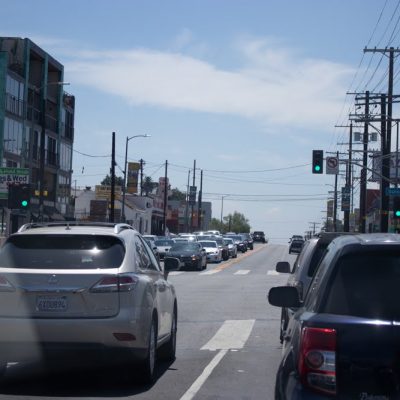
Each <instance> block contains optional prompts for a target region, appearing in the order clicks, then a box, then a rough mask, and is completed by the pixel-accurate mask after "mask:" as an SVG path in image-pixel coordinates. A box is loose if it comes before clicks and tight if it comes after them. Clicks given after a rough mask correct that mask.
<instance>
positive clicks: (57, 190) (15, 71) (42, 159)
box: [0, 37, 75, 230]
mask: <svg viewBox="0 0 400 400" xmlns="http://www.w3.org/2000/svg"><path fill="white" fill-rule="evenodd" d="M64 85H65V83H64V67H63V65H62V64H61V63H60V62H58V61H57V60H56V59H54V58H53V57H52V56H51V55H50V54H48V53H46V52H45V51H44V50H43V49H41V48H40V47H39V46H37V45H36V44H35V43H34V42H32V41H31V40H30V39H26V38H25V39H23V38H17V37H0V160H1V169H0V205H1V206H2V207H3V209H4V208H7V196H8V187H7V181H8V183H14V182H18V181H21V182H26V183H29V184H30V187H31V196H32V197H31V204H30V207H29V211H28V212H27V213H21V212H20V211H17V210H14V211H12V212H11V222H12V224H13V225H14V228H15V226H16V225H20V224H21V223H24V222H26V221H27V220H44V221H51V220H59V219H64V218H67V219H68V218H72V217H73V215H74V210H73V204H72V203H71V175H72V150H73V142H74V111H75V98H74V96H72V95H70V94H68V93H67V92H65V91H64ZM13 230H15V229H13Z"/></svg>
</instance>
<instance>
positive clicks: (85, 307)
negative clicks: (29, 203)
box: [0, 222, 179, 382]
mask: <svg viewBox="0 0 400 400" xmlns="http://www.w3.org/2000/svg"><path fill="white" fill-rule="evenodd" d="M178 265H179V262H178V260H175V261H174V260H172V262H171V263H170V264H169V265H168V267H167V268H166V269H165V270H164V271H163V269H162V268H161V267H160V264H159V263H158V261H157V259H156V258H155V256H154V254H153V252H152V251H151V249H150V248H149V247H148V245H147V244H146V242H145V240H144V239H143V238H142V236H141V235H140V234H139V233H138V232H137V231H136V230H134V229H133V228H132V227H131V226H130V225H127V224H106V223H97V224H96V223H87V224H83V223H82V222H79V223H76V224H75V223H74V222H64V223H47V224H39V223H31V224H26V225H23V226H22V227H21V228H20V229H19V231H18V233H15V234H13V235H10V236H9V237H8V238H7V240H6V242H5V244H4V246H3V247H2V250H1V252H0V318H1V329H0V349H1V351H0V373H1V374H4V373H5V372H6V366H7V362H8V361H12V362H15V361H24V360H30V361H32V360H34V361H40V362H42V361H44V362H47V361H51V360H56V361H57V362H59V363H62V360H63V359H67V358H68V359H71V351H73V352H75V353H76V358H75V359H76V362H77V365H80V364H81V363H82V362H84V361H87V360H91V361H92V362H93V363H95V364H96V365H97V364H98V363H99V362H101V363H104V364H105V365H114V364H115V365H116V366H121V367H124V368H127V367H128V368H131V369H132V377H133V376H135V375H138V376H140V375H142V378H143V380H144V381H146V382H151V381H152V380H153V378H154V367H155V363H156V360H157V357H156V349H157V351H158V352H159V356H162V357H163V358H166V359H168V360H173V359H174V358H175V349H176V332H177V298H176V294H175V289H174V286H173V285H172V284H171V282H169V281H168V280H167V279H166V275H167V272H168V270H170V269H176V268H178ZM79 354H81V357H80V356H79ZM137 364H138V365H137ZM135 365H136V366H135Z"/></svg>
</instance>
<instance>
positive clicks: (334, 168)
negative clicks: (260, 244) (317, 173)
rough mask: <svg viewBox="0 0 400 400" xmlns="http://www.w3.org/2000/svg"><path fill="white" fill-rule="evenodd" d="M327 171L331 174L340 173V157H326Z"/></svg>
mask: <svg viewBox="0 0 400 400" xmlns="http://www.w3.org/2000/svg"><path fill="white" fill-rule="evenodd" d="M326 173H327V174H329V175H337V174H338V173H339V158H338V157H326Z"/></svg>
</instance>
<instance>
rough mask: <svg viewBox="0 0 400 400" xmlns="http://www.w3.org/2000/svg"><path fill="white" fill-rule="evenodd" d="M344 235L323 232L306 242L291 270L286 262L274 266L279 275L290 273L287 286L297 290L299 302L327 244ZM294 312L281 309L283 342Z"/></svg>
mask: <svg viewBox="0 0 400 400" xmlns="http://www.w3.org/2000/svg"><path fill="white" fill-rule="evenodd" d="M341 235H346V233H344V232H325V233H321V235H320V236H319V237H316V238H311V239H309V240H307V241H306V242H305V243H304V245H303V248H302V250H301V253H300V254H299V255H298V257H297V258H296V261H295V262H294V264H293V268H292V270H291V269H290V264H289V263H288V262H287V261H281V262H278V263H277V264H276V271H277V272H279V273H290V275H289V278H288V280H287V283H286V284H287V285H288V286H293V287H295V288H297V290H298V292H299V296H300V300H303V299H304V296H305V294H306V293H307V291H308V288H309V286H310V283H311V280H312V278H313V276H314V274H315V271H316V270H317V268H318V265H319V263H320V261H321V259H322V257H323V256H324V253H325V252H326V248H327V247H328V245H329V243H330V242H331V241H332V240H333V239H335V238H337V237H338V236H341ZM294 311H295V310H292V309H290V308H287V307H283V308H282V312H281V324H280V332H279V338H280V341H281V343H282V342H283V337H284V333H285V331H286V328H287V325H288V321H289V318H290V317H291V316H292V315H293V313H294Z"/></svg>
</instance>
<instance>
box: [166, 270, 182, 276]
mask: <svg viewBox="0 0 400 400" xmlns="http://www.w3.org/2000/svg"><path fill="white" fill-rule="evenodd" d="M169 274H170V275H171V276H176V275H180V274H184V272H183V271H171V272H170V273H169Z"/></svg>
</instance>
